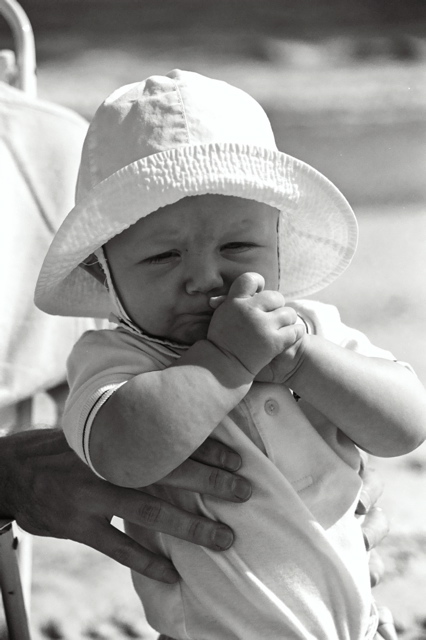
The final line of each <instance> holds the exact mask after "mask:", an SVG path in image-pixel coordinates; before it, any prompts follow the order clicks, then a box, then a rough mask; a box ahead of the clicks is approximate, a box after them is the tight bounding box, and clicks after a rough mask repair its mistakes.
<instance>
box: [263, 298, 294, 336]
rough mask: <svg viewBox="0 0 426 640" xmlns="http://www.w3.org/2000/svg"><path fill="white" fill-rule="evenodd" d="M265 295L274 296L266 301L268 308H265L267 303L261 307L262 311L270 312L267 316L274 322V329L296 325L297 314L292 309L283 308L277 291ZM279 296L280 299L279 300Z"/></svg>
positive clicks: (282, 302) (282, 301)
mask: <svg viewBox="0 0 426 640" xmlns="http://www.w3.org/2000/svg"><path fill="white" fill-rule="evenodd" d="M265 293H266V292H265ZM267 293H268V294H269V293H271V294H275V295H273V296H271V297H270V299H269V300H268V301H267V302H268V303H269V306H270V308H267V303H264V304H263V305H262V307H263V310H264V311H269V312H270V314H269V315H270V317H271V318H273V320H274V321H275V323H276V328H277V329H281V328H282V327H288V326H289V325H294V324H296V322H297V313H296V312H295V310H294V309H292V307H286V306H284V298H283V296H282V295H281V294H280V293H278V291H268V292H267ZM260 296H263V293H262V294H260ZM279 296H280V297H281V300H280V297H279ZM301 326H303V328H304V325H301Z"/></svg>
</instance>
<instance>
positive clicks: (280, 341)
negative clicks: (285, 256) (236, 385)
mask: <svg viewBox="0 0 426 640" xmlns="http://www.w3.org/2000/svg"><path fill="white" fill-rule="evenodd" d="M264 286H265V280H264V278H263V277H262V276H261V275H259V274H258V273H243V274H242V275H241V276H239V277H238V278H236V280H234V282H233V283H232V285H231V288H230V289H229V293H228V295H227V296H226V298H225V299H222V298H218V299H217V298H214V299H212V301H211V305H212V306H213V307H214V308H216V311H215V312H214V314H213V316H212V320H211V322H210V326H209V331H208V334H207V339H208V340H210V342H212V343H213V344H214V345H216V346H217V347H218V348H219V349H220V350H221V351H223V352H224V353H226V354H227V355H231V356H233V357H235V358H236V359H237V360H239V362H240V363H241V364H242V365H243V366H244V367H245V368H246V369H247V370H248V371H250V373H251V374H252V375H253V376H255V375H256V374H257V373H258V372H259V371H260V370H261V369H262V368H263V367H265V366H266V365H267V364H268V363H269V362H270V361H271V360H272V359H273V358H275V357H276V356H277V355H278V354H279V353H281V352H282V351H287V350H290V351H291V350H292V349H293V347H294V348H296V350H297V345H298V343H299V342H300V340H301V338H302V336H303V334H304V327H303V326H300V325H296V324H295V322H296V320H297V314H296V312H295V311H294V309H292V308H291V307H286V306H285V302H284V297H283V296H282V294H281V293H279V292H278V291H264V290H263V289H264Z"/></svg>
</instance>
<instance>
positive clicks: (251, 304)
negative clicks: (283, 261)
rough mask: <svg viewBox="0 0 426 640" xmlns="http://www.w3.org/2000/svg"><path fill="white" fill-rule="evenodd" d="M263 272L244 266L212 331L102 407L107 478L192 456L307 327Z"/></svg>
mask: <svg viewBox="0 0 426 640" xmlns="http://www.w3.org/2000/svg"><path fill="white" fill-rule="evenodd" d="M261 288H263V278H262V277H261V276H258V275H257V274H243V275H242V276H240V277H239V278H237V279H236V280H235V282H234V283H233V284H232V286H231V288H230V291H229V294H228V296H227V299H226V301H225V302H224V303H223V304H222V305H221V306H220V308H219V309H217V310H216V312H215V313H214V315H213V318H212V321H211V323H210V328H209V333H208V339H207V340H201V341H199V342H196V343H195V344H194V345H193V346H192V347H190V348H189V349H188V351H187V352H186V353H185V354H184V355H183V356H182V357H181V358H179V360H177V361H176V364H174V365H172V366H171V367H169V368H168V369H164V370H161V371H152V372H148V373H142V374H140V375H136V376H135V377H133V378H132V379H131V380H129V381H128V382H126V383H125V384H124V385H122V386H121V387H120V388H118V389H117V390H116V391H115V392H114V393H113V395H112V396H111V397H110V398H109V399H108V400H107V402H106V403H105V404H104V405H103V406H102V407H101V409H100V410H99V412H98V413H97V415H96V417H95V419H94V421H93V425H92V431H91V435H90V442H89V450H90V457H91V461H92V464H93V466H94V468H95V469H96V470H97V471H98V472H99V473H100V474H101V475H102V476H103V477H104V478H106V479H107V480H110V481H111V482H114V483H115V484H119V485H122V486H133V487H141V486H145V485H148V484H151V483H153V482H156V481H157V480H158V479H160V478H163V477H164V476H165V475H167V474H168V473H170V471H172V469H174V468H175V467H177V466H178V465H179V464H180V463H181V462H183V461H184V460H186V459H187V458H188V457H189V456H190V455H191V453H192V452H193V451H194V450H195V449H196V448H197V447H198V446H199V445H200V444H201V443H202V442H203V441H204V440H205V439H206V438H207V437H208V436H209V435H210V433H211V432H212V431H213V430H214V429H215V428H216V426H217V425H218V424H219V423H220V422H221V420H223V418H224V417H225V416H226V415H227V414H228V413H229V412H230V411H231V409H233V408H234V407H235V406H236V405H237V404H238V403H239V402H240V400H241V399H242V398H243V397H244V396H245V395H246V394H247V392H248V390H249V389H250V386H251V384H252V382H253V379H254V377H255V376H256V374H257V373H258V372H259V371H260V370H261V369H262V368H263V367H264V366H265V365H266V364H267V363H268V362H270V360H271V359H272V358H274V357H275V356H276V355H278V353H281V351H283V349H285V348H287V347H289V346H290V345H291V344H293V343H294V341H295V340H297V339H299V338H300V337H301V335H302V329H301V327H299V326H297V327H294V326H293V325H292V322H295V320H296V317H297V316H296V313H295V311H294V310H292V309H289V308H287V307H284V306H283V297H282V296H281V294H279V293H277V292H274V291H265V292H260V293H256V292H257V291H259V289H261Z"/></svg>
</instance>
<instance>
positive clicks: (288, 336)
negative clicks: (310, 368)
mask: <svg viewBox="0 0 426 640" xmlns="http://www.w3.org/2000/svg"><path fill="white" fill-rule="evenodd" d="M305 333H306V329H305V327H304V325H303V324H288V325H285V326H282V327H281V328H280V329H279V335H280V338H281V342H282V344H281V349H282V351H285V350H286V349H288V348H289V347H291V346H292V345H294V344H296V342H299V340H301V339H302V338H303V336H304V335H305ZM278 357H279V356H278Z"/></svg>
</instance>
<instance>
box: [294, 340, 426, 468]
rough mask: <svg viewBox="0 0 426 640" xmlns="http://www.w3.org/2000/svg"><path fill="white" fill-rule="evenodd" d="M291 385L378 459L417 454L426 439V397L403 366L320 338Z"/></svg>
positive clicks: (310, 345) (311, 345)
mask: <svg viewBox="0 0 426 640" xmlns="http://www.w3.org/2000/svg"><path fill="white" fill-rule="evenodd" d="M306 341H307V345H306V349H305V351H304V356H303V358H302V359H301V362H300V365H299V367H298V369H297V370H296V371H295V372H294V374H293V375H292V376H291V377H290V378H289V379H288V380H287V384H288V385H289V386H290V387H291V388H292V389H293V390H294V391H295V392H296V393H298V394H299V395H300V396H302V397H303V399H304V400H306V401H307V402H309V403H310V404H312V405H313V406H314V407H315V408H316V409H318V410H319V411H320V412H321V413H323V414H324V415H325V416H326V417H327V418H329V419H330V420H331V421H332V422H333V423H334V424H336V425H338V426H339V428H340V429H341V430H342V431H343V432H344V433H346V435H348V436H349V437H350V438H351V439H352V440H353V441H354V442H355V443H356V444H357V445H359V446H360V447H361V448H363V449H365V450H366V451H369V452H370V453H373V454H375V455H379V456H396V455H402V454H404V453H408V452H409V451H411V450H413V449H415V448H416V447H417V446H418V445H419V444H421V442H422V441H423V440H424V438H425V435H426V392H425V390H424V388H423V386H422V385H421V384H420V382H419V381H418V379H417V378H416V377H415V376H414V375H413V374H412V373H411V372H410V371H408V370H407V369H406V368H404V367H403V366H401V365H399V364H397V363H395V362H391V361H387V360H383V359H379V358H367V357H365V356H361V355H359V354H357V353H354V352H352V351H349V350H347V349H343V348H341V347H339V346H337V345H334V344H332V343H331V342H329V341H327V340H323V339H322V338H319V337H317V336H306Z"/></svg>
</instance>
